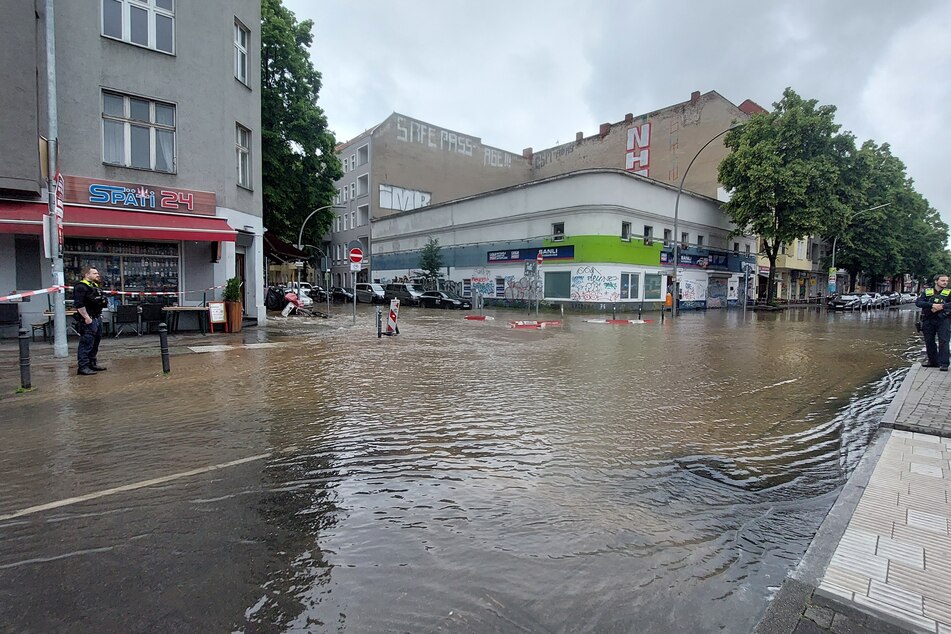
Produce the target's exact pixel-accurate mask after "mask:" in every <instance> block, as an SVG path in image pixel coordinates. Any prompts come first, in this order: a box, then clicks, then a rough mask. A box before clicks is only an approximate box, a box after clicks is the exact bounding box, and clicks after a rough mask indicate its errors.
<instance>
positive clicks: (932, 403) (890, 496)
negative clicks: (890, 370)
mask: <svg viewBox="0 0 951 634" xmlns="http://www.w3.org/2000/svg"><path fill="white" fill-rule="evenodd" d="M949 402H951V373H949V372H939V371H938V370H937V368H922V367H921V366H920V365H918V364H916V365H915V366H913V367H912V368H911V369H910V370H909V373H908V375H907V376H906V377H905V380H904V381H903V383H902V386H901V388H900V389H899V391H898V393H897V394H896V396H895V399H894V401H893V402H892V404H891V406H890V407H889V409H888V412H887V413H886V414H885V416H884V418H883V421H882V429H881V430H880V432H879V435H878V436H877V437H876V439H875V440H873V443H872V445H870V447H869V452H868V453H867V455H866V456H865V458H864V459H863V464H860V466H859V468H857V469H856V471H855V473H854V474H853V476H852V477H851V478H850V480H849V482H848V483H847V484H846V486H845V487H844V488H843V491H842V493H840V495H839V499H838V500H837V501H836V504H835V505H834V506H833V508H832V510H831V511H830V512H829V516H828V517H827V518H826V520H825V521H824V522H823V525H822V527H820V529H819V531H818V532H817V534H816V538H815V539H814V540H813V543H812V545H811V546H810V548H809V551H807V553H806V555H805V556H804V558H803V562H802V564H801V565H800V567H799V568H797V570H796V571H794V572H793V573H792V574H791V576H790V578H789V579H787V580H786V582H785V583H784V584H783V587H782V588H781V589H780V591H779V593H778V594H777V596H776V598H775V599H774V601H773V602H772V604H771V605H770V608H769V609H768V610H767V613H766V615H765V616H764V618H763V620H762V621H761V622H760V623H759V625H757V628H756V630H755V631H756V632H763V633H767V632H768V633H774V632H775V633H786V632H794V633H797V634H802V633H807V632H836V633H839V632H931V633H936V634H944V633H948V634H951V531H949V519H951V498H949V491H951V462H949V460H951V420H949V413H951V409H949V407H948V405H946V403H949Z"/></svg>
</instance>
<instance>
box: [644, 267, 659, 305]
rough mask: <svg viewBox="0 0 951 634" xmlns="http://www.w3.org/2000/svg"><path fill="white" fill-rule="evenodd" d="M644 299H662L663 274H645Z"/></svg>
mask: <svg viewBox="0 0 951 634" xmlns="http://www.w3.org/2000/svg"><path fill="white" fill-rule="evenodd" d="M644 299H661V276H660V275H659V274H657V273H645V274H644Z"/></svg>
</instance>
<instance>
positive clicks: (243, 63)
mask: <svg viewBox="0 0 951 634" xmlns="http://www.w3.org/2000/svg"><path fill="white" fill-rule="evenodd" d="M250 41H251V31H250V30H249V29H248V27H246V26H244V25H243V24H241V22H239V21H238V18H235V19H234V76H235V79H237V80H238V81H240V82H241V83H242V84H244V85H245V86H248V85H249V83H250V82H249V80H248V43H249V42H250Z"/></svg>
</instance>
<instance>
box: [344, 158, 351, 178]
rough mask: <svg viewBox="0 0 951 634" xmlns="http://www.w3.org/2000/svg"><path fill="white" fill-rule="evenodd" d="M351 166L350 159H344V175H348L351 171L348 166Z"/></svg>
mask: <svg viewBox="0 0 951 634" xmlns="http://www.w3.org/2000/svg"><path fill="white" fill-rule="evenodd" d="M349 164H350V159H348V158H347V157H344V159H343V173H344V174H346V173H347V172H348V171H349V170H348V165H349Z"/></svg>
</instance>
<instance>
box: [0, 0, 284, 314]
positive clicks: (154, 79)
mask: <svg viewBox="0 0 951 634" xmlns="http://www.w3.org/2000/svg"><path fill="white" fill-rule="evenodd" d="M2 15H3V20H0V34H2V37H0V50H2V53H3V60H4V64H3V66H2V67H0V85H3V86H4V87H5V88H6V89H5V90H3V91H0V147H3V148H4V151H3V152H2V153H0V291H3V292H0V294H5V292H6V291H13V290H15V291H26V290H34V289H42V288H44V287H48V286H50V285H51V284H53V282H54V280H53V278H52V273H51V267H50V262H51V260H50V259H49V253H48V248H47V245H46V244H44V240H43V234H44V223H46V222H47V221H46V220H45V217H46V214H47V211H48V206H47V205H48V203H47V201H48V190H47V180H46V178H47V172H46V159H45V143H44V139H45V138H47V137H49V136H50V132H49V129H48V125H47V122H48V120H49V119H48V115H49V113H48V109H47V93H48V91H47V82H46V77H47V71H48V69H47V64H46V47H47V44H48V43H47V41H46V37H45V31H46V24H47V19H49V18H50V17H52V19H53V23H54V25H55V37H54V39H53V42H50V43H49V44H52V45H53V46H55V69H49V70H50V71H52V72H54V76H55V95H56V99H55V105H56V115H57V120H58V135H57V136H58V146H59V152H58V172H59V174H60V175H61V176H62V181H61V185H62V187H63V203H64V204H63V234H64V235H63V240H62V249H63V256H64V263H65V278H66V279H65V281H66V283H67V284H71V283H72V282H74V281H76V280H77V279H79V276H80V271H81V270H82V268H83V267H84V266H96V267H97V268H99V269H100V271H101V273H102V275H103V278H104V281H105V286H106V287H107V288H109V289H112V290H116V291H121V292H123V293H129V294H124V295H118V296H117V299H116V301H120V302H121V301H133V302H134V301H139V300H140V299H141V298H140V297H138V296H136V295H133V294H132V293H137V292H148V293H164V294H165V295H159V296H157V297H158V298H161V299H162V300H164V301H167V302H175V303H180V304H183V305H196V304H199V303H201V302H202V301H203V300H204V299H212V298H213V297H214V296H215V294H216V293H218V292H220V291H207V290H206V289H209V288H213V287H217V286H220V285H222V284H224V282H225V281H226V280H227V279H228V278H230V277H234V276H237V277H239V278H241V279H242V280H243V281H244V285H243V287H242V288H243V293H244V306H245V311H246V314H247V315H249V316H251V317H254V318H257V319H259V320H263V319H264V315H265V310H264V302H263V299H264V287H263V284H264V270H265V264H264V257H263V235H264V227H263V222H262V187H261V155H260V138H261V107H260V103H261V94H260V93H261V86H260V52H259V51H260V35H261V32H260V31H261V26H260V24H261V7H260V3H259V2H257V0H228V1H225V0H203V1H202V2H177V1H176V0H98V1H93V2H90V1H86V2H71V1H66V0H56V2H55V3H54V11H53V15H52V16H47V14H46V3H45V2H44V1H43V0H35V1H34V0H29V1H27V2H15V3H8V5H7V6H5V7H4V8H3V9H2ZM53 242H55V240H54V241H53ZM54 247H55V245H54ZM33 299H34V301H33V302H30V303H29V304H28V303H24V304H22V305H21V307H20V312H21V316H23V317H25V318H29V317H30V316H31V315H32V314H35V313H41V312H42V311H43V310H44V309H46V308H47V306H48V304H47V301H46V299H45V298H43V297H42V296H37V297H34V298H33Z"/></svg>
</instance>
